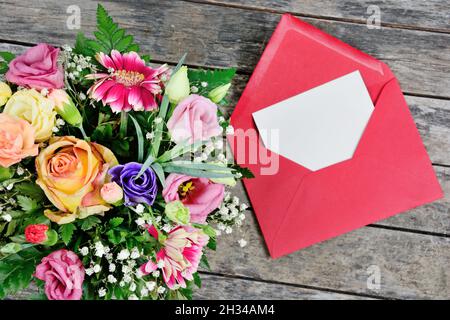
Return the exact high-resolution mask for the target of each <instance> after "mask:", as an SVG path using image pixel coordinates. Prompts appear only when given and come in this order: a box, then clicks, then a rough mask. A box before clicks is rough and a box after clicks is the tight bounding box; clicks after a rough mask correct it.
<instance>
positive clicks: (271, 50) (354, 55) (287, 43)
mask: <svg viewBox="0 0 450 320" xmlns="http://www.w3.org/2000/svg"><path fill="white" fill-rule="evenodd" d="M318 66H320V68H321V70H325V71H324V72H317V68H318ZM355 70H359V71H360V72H361V75H362V78H363V80H364V83H365V85H366V87H367V89H368V91H369V94H370V96H371V98H372V100H376V98H377V97H378V95H379V93H380V91H381V88H382V87H383V86H384V84H385V83H386V82H388V81H389V80H390V79H392V78H393V77H394V76H393V74H392V72H391V71H390V70H389V68H388V67H387V66H386V65H385V64H384V63H383V62H381V61H379V60H377V59H375V58H373V57H371V56H369V55H367V54H365V53H363V52H361V51H359V50H357V49H355V48H353V47H351V46H349V45H348V44H346V43H344V42H342V41H340V40H338V39H336V38H334V37H332V36H330V35H328V34H326V33H324V32H323V31H321V30H319V29H317V28H315V27H313V26H311V25H309V24H307V23H305V22H302V21H301V20H299V19H297V18H294V17H293V16H291V15H289V14H285V15H283V17H282V19H281V21H280V23H279V24H278V26H277V28H276V30H275V32H274V34H273V35H272V37H271V39H270V41H269V43H268V44H267V46H266V49H265V51H264V53H263V55H262V57H261V59H260V61H259V62H258V65H257V66H256V68H255V71H254V72H253V74H252V76H251V78H250V80H249V82H248V84H247V87H246V89H245V90H244V92H243V94H242V96H241V98H240V100H239V102H238V104H237V106H236V108H235V110H234V112H233V114H232V117H231V122H232V123H233V125H235V127H239V128H249V127H251V128H254V125H253V122H252V121H251V114H252V113H253V112H256V111H258V110H260V109H263V108H265V107H268V106H270V105H272V104H275V103H277V102H280V101H282V100H285V99H287V98H289V97H291V96H294V95H296V94H299V93H302V92H304V91H307V90H309V89H312V88H314V87H316V86H319V85H321V84H324V83H327V82H329V81H330V80H333V79H336V78H339V77H341V76H344V75H346V74H348V73H351V72H353V71H355Z"/></svg>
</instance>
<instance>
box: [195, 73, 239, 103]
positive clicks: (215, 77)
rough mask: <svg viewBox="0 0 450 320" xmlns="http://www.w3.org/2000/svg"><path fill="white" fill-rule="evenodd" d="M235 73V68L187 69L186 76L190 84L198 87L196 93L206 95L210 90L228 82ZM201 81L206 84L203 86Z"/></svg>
mask: <svg viewBox="0 0 450 320" xmlns="http://www.w3.org/2000/svg"><path fill="white" fill-rule="evenodd" d="M235 74H236V68H229V69H214V70H202V69H199V70H195V69H189V71H188V78H189V81H190V83H191V85H193V86H196V87H197V88H198V90H199V91H198V93H197V94H200V95H203V96H208V94H209V92H211V90H213V89H215V88H217V87H220V86H222V85H224V84H227V83H230V82H231V80H233V77H234V75H235ZM202 82H206V83H207V86H206V87H203V86H202Z"/></svg>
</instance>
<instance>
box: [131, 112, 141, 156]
mask: <svg viewBox="0 0 450 320" xmlns="http://www.w3.org/2000/svg"><path fill="white" fill-rule="evenodd" d="M129 117H130V118H131V120H132V121H133V124H134V127H135V129H136V136H137V141H138V156H137V161H138V162H142V160H143V158H144V136H143V135H142V129H141V126H140V125H139V123H138V122H137V121H136V119H135V118H134V117H132V116H131V114H130V115H129Z"/></svg>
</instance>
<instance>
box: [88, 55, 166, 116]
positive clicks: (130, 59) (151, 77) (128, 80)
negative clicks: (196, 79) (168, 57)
mask: <svg viewBox="0 0 450 320" xmlns="http://www.w3.org/2000/svg"><path fill="white" fill-rule="evenodd" d="M96 58H97V60H98V62H99V63H100V64H101V65H102V66H103V67H105V68H106V69H107V70H108V72H109V73H96V74H90V75H88V76H86V77H87V78H88V79H96V80H97V82H96V83H95V84H94V85H93V86H92V87H91V88H90V89H89V90H88V93H89V94H90V96H91V97H92V98H93V99H95V100H96V101H100V100H101V101H102V102H103V105H109V106H110V107H111V109H112V110H113V111H114V112H120V111H130V110H132V109H133V110H135V111H142V110H146V111H148V110H153V109H156V108H157V107H158V104H157V102H156V98H157V96H158V95H160V94H161V92H162V78H163V76H167V72H168V70H169V67H168V66H167V65H162V66H161V67H159V68H157V69H153V68H151V67H148V66H146V65H145V61H144V60H142V59H141V58H140V57H139V55H138V54H137V53H136V52H128V53H125V54H121V53H120V52H119V51H117V50H112V51H111V56H108V55H106V54H104V53H103V52H100V53H99V54H97V56H96Z"/></svg>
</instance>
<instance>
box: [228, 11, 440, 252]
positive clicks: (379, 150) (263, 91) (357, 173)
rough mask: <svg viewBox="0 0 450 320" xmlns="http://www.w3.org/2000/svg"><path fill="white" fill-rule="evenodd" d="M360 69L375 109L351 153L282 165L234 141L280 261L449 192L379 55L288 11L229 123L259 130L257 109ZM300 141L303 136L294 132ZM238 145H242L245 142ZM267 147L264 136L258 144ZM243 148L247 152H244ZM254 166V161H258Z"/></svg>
mask: <svg viewBox="0 0 450 320" xmlns="http://www.w3.org/2000/svg"><path fill="white" fill-rule="evenodd" d="M355 70H359V71H360V73H361V75H362V78H363V80H364V83H365V85H366V87H367V89H368V91H369V94H370V97H371V98H372V101H373V104H374V106H375V110H374V111H373V114H372V116H371V118H370V120H369V123H368V124H367V126H366V128H365V131H364V133H363V135H362V137H361V139H360V141H359V143H358V146H357V149H356V151H355V153H354V155H353V157H352V158H351V159H349V160H346V161H343V162H340V163H337V164H334V165H331V166H329V167H326V168H323V169H320V170H318V171H314V172H312V171H310V170H308V169H307V168H305V167H303V166H301V165H299V164H297V163H295V162H292V161H290V160H288V159H286V158H284V157H282V156H280V158H279V171H278V172H277V173H276V174H274V175H264V174H261V169H262V168H265V167H267V166H268V165H267V163H265V161H266V160H267V159H264V158H263V159H261V158H260V157H257V160H256V161H255V159H253V160H251V158H252V157H251V155H250V154H249V153H250V147H249V144H246V145H242V140H239V138H238V137H237V135H234V136H231V137H230V143H231V146H232V149H233V152H234V154H235V157H236V159H237V160H239V159H238V158H242V156H243V154H242V153H241V154H238V152H244V153H245V154H244V155H245V158H246V159H245V160H244V161H242V159H240V160H241V161H238V162H240V164H241V165H243V166H247V167H249V168H250V169H251V170H252V172H253V173H254V174H255V178H254V179H245V180H244V184H245V187H246V189H247V192H248V195H249V198H250V201H251V203H252V206H253V209H254V211H255V213H256V216H257V219H258V221H259V224H260V226H261V230H262V233H263V235H264V238H265V241H266V244H267V247H268V249H269V252H270V255H271V256H272V258H278V257H280V256H283V255H286V254H289V253H291V252H293V251H296V250H298V249H302V248H305V247H308V246H310V245H312V244H315V243H317V242H320V241H323V240H327V239H330V238H333V237H336V236H338V235H341V234H343V233H346V232H349V231H351V230H354V229H357V228H360V227H363V226H365V225H367V224H371V223H374V222H376V221H378V220H382V219H386V218H387V217H390V216H392V215H395V214H397V213H400V212H403V211H407V210H410V209H412V208H414V207H416V206H419V205H422V204H425V203H428V202H431V201H434V200H436V199H439V198H441V197H442V196H443V193H442V190H441V187H440V185H439V183H438V181H437V179H436V176H435V173H434V170H433V167H432V165H431V162H430V159H429V157H428V155H427V152H426V150H425V148H424V145H423V143H422V141H421V139H420V136H419V132H418V131H417V128H416V126H415V123H414V120H413V118H412V116H411V114H410V111H409V109H408V106H407V105H406V102H405V99H404V97H403V94H402V91H401V89H400V86H399V84H398V81H397V79H396V78H395V76H394V75H393V73H392V72H391V71H390V69H389V68H388V67H387V66H386V65H385V64H384V63H383V62H380V61H378V60H377V59H375V58H373V57H371V56H369V55H367V54H365V53H363V52H361V51H359V50H357V49H355V48H352V47H351V46H349V45H347V44H345V43H343V42H341V41H340V40H338V39H336V38H334V37H332V36H330V35H328V34H326V33H324V32H322V31H320V30H319V29H317V28H315V27H313V26H311V25H309V24H307V23H305V22H303V21H301V20H299V19H297V18H294V17H293V16H291V15H288V14H285V15H283V17H282V19H281V21H280V23H279V24H278V26H277V28H276V30H275V32H274V34H273V35H272V38H271V39H270V42H269V43H268V45H267V47H266V49H265V51H264V53H263V55H262V57H261V60H260V61H259V63H258V65H257V67H256V68H255V71H254V73H253V75H252V77H251V78H250V81H249V82H248V84H247V87H246V89H245V91H244V93H243V94H242V97H241V98H240V100H239V103H238V104H237V106H236V108H235V110H234V112H233V115H232V117H231V123H232V125H233V126H234V128H235V132H238V131H239V129H243V130H247V129H253V130H257V128H256V126H255V123H254V121H253V118H252V113H253V112H255V111H258V110H261V109H264V108H266V107H268V106H271V105H273V104H274V103H277V102H280V101H282V100H284V99H287V98H289V97H292V96H294V95H297V94H299V93H302V92H304V91H306V90H309V89H311V88H314V87H316V86H319V85H321V84H324V83H326V82H329V81H331V80H334V79H336V78H339V77H341V76H343V75H346V74H348V73H350V72H353V71H355ZM293 139H295V137H293ZM239 143H240V145H239ZM258 144H259V146H258V147H259V148H262V149H263V150H264V151H266V152H267V153H268V154H269V155H271V151H269V150H265V148H264V145H263V144H262V142H258ZM241 149H242V150H241ZM255 162H256V163H255Z"/></svg>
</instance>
